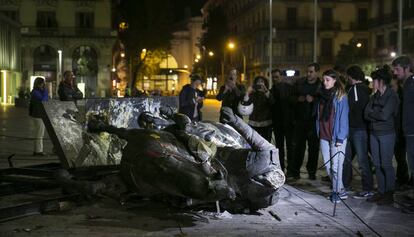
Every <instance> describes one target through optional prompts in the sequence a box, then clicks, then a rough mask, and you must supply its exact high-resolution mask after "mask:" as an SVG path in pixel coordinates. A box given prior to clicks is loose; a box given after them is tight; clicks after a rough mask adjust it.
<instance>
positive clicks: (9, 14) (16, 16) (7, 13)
mask: <svg viewBox="0 0 414 237" xmlns="http://www.w3.org/2000/svg"><path fill="white" fill-rule="evenodd" d="M0 13H3V15H5V16H7V17H8V18H10V19H12V20H14V21H19V20H20V19H19V11H0Z"/></svg>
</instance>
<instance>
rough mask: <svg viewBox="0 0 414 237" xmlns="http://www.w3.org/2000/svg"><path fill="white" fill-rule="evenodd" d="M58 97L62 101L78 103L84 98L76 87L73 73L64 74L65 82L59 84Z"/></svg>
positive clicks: (66, 72)
mask: <svg viewBox="0 0 414 237" xmlns="http://www.w3.org/2000/svg"><path fill="white" fill-rule="evenodd" d="M58 95H59V99H60V100H62V101H76V100H79V99H82V98H83V93H82V92H81V91H80V90H79V88H78V87H77V86H76V83H75V76H74V75H73V72H72V71H65V72H64V73H63V81H61V82H60V84H59V89H58Z"/></svg>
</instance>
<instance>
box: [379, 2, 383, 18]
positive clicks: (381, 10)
mask: <svg viewBox="0 0 414 237" xmlns="http://www.w3.org/2000/svg"><path fill="white" fill-rule="evenodd" d="M378 17H384V0H378Z"/></svg>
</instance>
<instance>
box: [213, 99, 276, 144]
mask: <svg viewBox="0 0 414 237" xmlns="http://www.w3.org/2000/svg"><path fill="white" fill-rule="evenodd" d="M221 115H222V116H221V117H222V118H223V120H224V122H225V123H227V124H229V125H230V126H232V127H233V128H234V129H236V131H237V132H239V133H240V135H242V136H243V137H244V139H246V141H247V142H248V143H249V145H250V146H251V148H252V149H253V150H255V151H264V150H272V149H275V146H273V145H272V144H271V143H269V142H268V141H267V140H266V139H264V138H263V137H262V136H260V134H259V133H257V132H256V131H255V130H254V129H253V128H251V127H250V126H249V125H248V124H247V123H245V122H244V121H243V119H241V118H240V117H238V116H237V115H235V114H234V112H233V110H232V109H230V108H228V107H223V109H222V111H221Z"/></svg>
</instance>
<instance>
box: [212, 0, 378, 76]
mask: <svg viewBox="0 0 414 237" xmlns="http://www.w3.org/2000/svg"><path fill="white" fill-rule="evenodd" d="M220 4H221V6H222V7H224V8H225V11H224V12H226V13H227V19H228V28H229V32H230V39H229V40H232V41H234V42H236V45H237V48H236V49H235V50H234V51H233V52H231V54H232V60H235V61H236V65H237V67H238V68H243V67H244V66H243V65H242V64H243V61H244V59H245V62H246V65H245V67H246V72H247V79H249V78H250V80H251V78H253V77H254V76H255V75H258V74H267V71H268V67H269V35H270V32H269V31H270V26H269V25H270V24H269V23H270V22H269V15H270V13H269V10H270V9H269V6H270V4H269V1H254V0H241V1H240V0H229V1H222V2H220ZM206 5H208V4H206ZM369 11H370V7H369V1H368V0H362V1H334V0H331V1H330V0H326V1H318V5H317V16H318V18H317V42H316V49H314V34H313V32H314V23H315V21H314V1H310V0H282V1H273V2H272V36H273V37H272V68H280V69H293V70H297V71H299V72H300V75H304V74H305V70H306V65H307V64H308V63H311V62H312V61H313V52H314V50H316V54H317V62H319V63H320V64H322V66H323V67H331V66H333V65H334V64H335V56H336V54H337V53H338V51H339V50H340V47H341V45H342V44H347V43H348V42H349V40H350V39H352V38H354V39H357V40H358V42H361V45H362V48H361V51H363V52H362V53H363V54H364V55H366V56H367V57H368V56H369V53H370V52H369V50H368V49H369V48H370V47H372V46H371V45H370V44H371V41H370V40H369V39H370V36H369V32H368V18H369Z"/></svg>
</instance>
